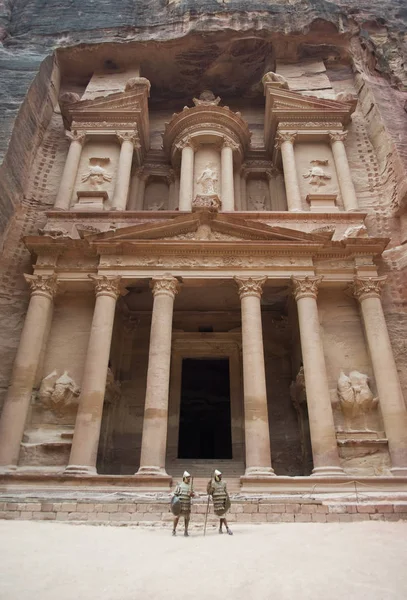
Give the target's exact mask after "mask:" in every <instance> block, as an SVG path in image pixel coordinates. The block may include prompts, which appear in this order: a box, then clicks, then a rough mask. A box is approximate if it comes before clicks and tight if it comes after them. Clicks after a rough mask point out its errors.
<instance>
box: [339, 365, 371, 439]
mask: <svg viewBox="0 0 407 600" xmlns="http://www.w3.org/2000/svg"><path fill="white" fill-rule="evenodd" d="M368 382H369V377H368V376H367V375H364V374H363V373H360V372H359V371H351V372H350V373H349V377H348V376H347V375H345V373H344V372H343V371H341V372H340V375H339V378H338V396H339V402H340V406H341V409H342V412H343V414H344V416H345V418H346V419H347V420H352V419H355V418H358V417H361V416H362V417H366V415H367V413H368V412H370V411H371V410H373V409H374V408H376V407H377V405H378V402H379V400H378V398H375V397H374V395H373V392H372V390H371V389H370V387H369V383H368ZM364 428H365V429H367V427H366V423H364Z"/></svg>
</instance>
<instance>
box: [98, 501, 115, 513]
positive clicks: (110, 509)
mask: <svg viewBox="0 0 407 600" xmlns="http://www.w3.org/2000/svg"><path fill="white" fill-rule="evenodd" d="M118 508H119V506H118V504H117V503H112V504H110V503H109V504H102V511H101V512H107V513H115V512H117V511H118Z"/></svg>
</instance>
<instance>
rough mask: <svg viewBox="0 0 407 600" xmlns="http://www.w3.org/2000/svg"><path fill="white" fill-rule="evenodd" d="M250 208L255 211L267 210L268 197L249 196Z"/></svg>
mask: <svg viewBox="0 0 407 600" xmlns="http://www.w3.org/2000/svg"><path fill="white" fill-rule="evenodd" d="M249 206H250V208H252V209H253V210H266V196H262V197H261V198H259V197H254V198H253V197H252V196H249Z"/></svg>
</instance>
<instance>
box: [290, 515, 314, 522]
mask: <svg viewBox="0 0 407 600" xmlns="http://www.w3.org/2000/svg"><path fill="white" fill-rule="evenodd" d="M294 521H295V522H296V523H310V521H311V514H310V513H308V514H296V515H294Z"/></svg>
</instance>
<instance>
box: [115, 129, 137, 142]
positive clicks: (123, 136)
mask: <svg viewBox="0 0 407 600" xmlns="http://www.w3.org/2000/svg"><path fill="white" fill-rule="evenodd" d="M116 137H117V139H118V140H119V142H120V143H121V144H123V142H131V143H132V144H133V146H136V145H138V146H139V145H140V138H139V135H138V132H137V130H135V131H116Z"/></svg>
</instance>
